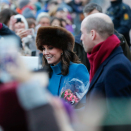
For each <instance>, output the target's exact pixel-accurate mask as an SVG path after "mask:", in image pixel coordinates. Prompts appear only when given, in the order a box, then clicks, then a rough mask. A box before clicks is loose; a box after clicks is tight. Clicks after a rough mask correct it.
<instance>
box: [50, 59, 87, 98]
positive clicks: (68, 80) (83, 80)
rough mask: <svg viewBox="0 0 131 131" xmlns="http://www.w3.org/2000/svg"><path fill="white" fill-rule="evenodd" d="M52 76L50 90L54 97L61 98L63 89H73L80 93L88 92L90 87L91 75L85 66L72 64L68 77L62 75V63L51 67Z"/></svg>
mask: <svg viewBox="0 0 131 131" xmlns="http://www.w3.org/2000/svg"><path fill="white" fill-rule="evenodd" d="M51 68H52V75H51V78H50V81H49V86H48V90H49V91H50V92H51V93H52V94H53V95H54V96H59V95H60V94H61V91H62V88H63V87H66V88H67V89H70V88H73V89H74V90H77V91H78V93H82V92H87V90H88V87H89V73H88V70H87V68H86V67H85V65H83V64H76V63H73V62H70V66H69V73H68V74H67V75H66V76H63V75H62V74H61V62H60V63H58V64H57V65H55V66H51Z"/></svg>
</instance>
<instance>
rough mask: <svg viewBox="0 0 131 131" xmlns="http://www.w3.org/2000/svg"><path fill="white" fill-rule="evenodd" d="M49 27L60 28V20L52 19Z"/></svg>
mask: <svg viewBox="0 0 131 131" xmlns="http://www.w3.org/2000/svg"><path fill="white" fill-rule="evenodd" d="M50 24H51V26H61V27H62V22H61V19H59V18H57V17H53V18H52V19H51V22H50Z"/></svg>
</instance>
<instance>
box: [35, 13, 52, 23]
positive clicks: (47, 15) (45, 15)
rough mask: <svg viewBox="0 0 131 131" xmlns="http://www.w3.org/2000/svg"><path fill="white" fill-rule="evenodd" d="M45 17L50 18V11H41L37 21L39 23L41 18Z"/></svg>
mask: <svg viewBox="0 0 131 131" xmlns="http://www.w3.org/2000/svg"><path fill="white" fill-rule="evenodd" d="M44 17H46V18H48V19H50V16H49V14H48V13H46V12H41V13H40V14H39V15H38V16H37V19H36V22H37V23H39V21H40V20H41V18H44Z"/></svg>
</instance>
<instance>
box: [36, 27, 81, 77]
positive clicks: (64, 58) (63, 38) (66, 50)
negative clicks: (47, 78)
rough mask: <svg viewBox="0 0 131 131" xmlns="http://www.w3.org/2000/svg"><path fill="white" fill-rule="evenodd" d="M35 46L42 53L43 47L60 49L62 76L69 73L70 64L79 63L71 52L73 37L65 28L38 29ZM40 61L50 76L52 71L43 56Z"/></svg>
mask: <svg viewBox="0 0 131 131" xmlns="http://www.w3.org/2000/svg"><path fill="white" fill-rule="evenodd" d="M36 45H37V48H38V49H39V50H41V51H43V45H51V46H53V47H56V48H59V49H62V51H63V54H62V55H61V63H62V70H61V73H62V75H64V76H65V75H67V74H68V73H69V66H70V62H74V63H81V62H80V60H79V58H78V56H77V55H76V54H75V53H74V52H73V48H74V37H73V35H72V34H71V33H70V32H69V31H67V30H66V29H65V28H62V27H58V26H53V27H51V26H49V27H40V28H39V30H38V33H37V37H36ZM42 61H43V63H42V64H43V67H45V66H46V67H48V69H49V73H50V74H51V72H52V69H51V67H50V65H49V64H48V63H47V60H46V59H45V57H44V56H43V58H42Z"/></svg>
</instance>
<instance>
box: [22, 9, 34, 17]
mask: <svg viewBox="0 0 131 131" xmlns="http://www.w3.org/2000/svg"><path fill="white" fill-rule="evenodd" d="M22 15H23V16H24V17H25V18H26V19H28V18H33V19H35V15H34V14H33V12H32V11H31V9H29V8H26V9H25V10H24V11H23V12H22Z"/></svg>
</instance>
